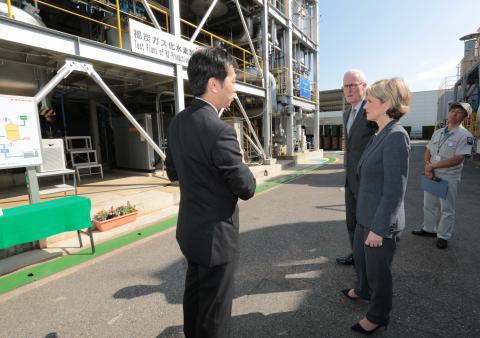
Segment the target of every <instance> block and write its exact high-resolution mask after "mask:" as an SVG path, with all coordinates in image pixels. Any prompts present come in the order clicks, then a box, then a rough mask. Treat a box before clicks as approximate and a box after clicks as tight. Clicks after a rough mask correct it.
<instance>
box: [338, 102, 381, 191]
mask: <svg viewBox="0 0 480 338" xmlns="http://www.w3.org/2000/svg"><path fill="white" fill-rule="evenodd" d="M364 105H365V101H363V103H362V106H361V108H360V110H359V111H358V113H357V114H356V115H355V120H354V121H353V124H352V127H351V128H350V133H347V128H346V126H347V121H348V117H349V116H350V111H351V110H352V108H350V109H348V110H347V111H346V112H344V113H343V125H344V135H345V154H344V166H345V184H346V185H347V186H348V187H349V188H350V190H351V191H352V192H353V193H354V195H355V197H357V192H358V177H357V165H358V161H359V160H360V157H361V156H362V154H363V151H364V150H365V147H366V146H367V144H368V142H369V141H370V138H371V137H372V135H373V134H374V133H375V131H376V130H377V124H376V123H374V122H371V121H368V120H367V118H366V112H365V109H363V106H364Z"/></svg>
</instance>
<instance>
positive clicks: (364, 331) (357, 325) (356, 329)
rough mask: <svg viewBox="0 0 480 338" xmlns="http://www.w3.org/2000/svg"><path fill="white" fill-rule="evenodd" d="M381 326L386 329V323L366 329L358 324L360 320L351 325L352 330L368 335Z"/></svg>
mask: <svg viewBox="0 0 480 338" xmlns="http://www.w3.org/2000/svg"><path fill="white" fill-rule="evenodd" d="M381 327H384V328H385V330H386V329H387V325H378V326H377V327H376V328H374V329H373V330H370V331H367V330H365V329H364V328H363V327H362V325H360V322H358V323H356V324H354V325H352V331H355V332H358V333H361V334H364V335H369V334H372V333H374V332H375V331H377V330H378V329H379V328H381Z"/></svg>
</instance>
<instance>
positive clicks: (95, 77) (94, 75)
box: [87, 68, 166, 160]
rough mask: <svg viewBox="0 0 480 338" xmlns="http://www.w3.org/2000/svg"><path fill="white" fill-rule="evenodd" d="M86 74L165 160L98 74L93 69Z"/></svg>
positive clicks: (158, 148) (160, 151)
mask: <svg viewBox="0 0 480 338" xmlns="http://www.w3.org/2000/svg"><path fill="white" fill-rule="evenodd" d="M87 72H88V74H89V75H90V77H92V79H93V80H94V81H95V82H96V83H97V84H98V85H99V86H100V88H102V89H103V90H104V91H105V93H106V94H107V95H108V97H109V98H110V99H111V100H112V101H113V103H115V105H116V106H117V107H118V109H120V111H121V112H122V113H123V115H125V117H126V118H127V119H128V120H129V121H130V123H131V124H133V126H134V127H135V128H136V129H137V130H138V132H139V133H140V134H141V135H142V136H143V137H144V138H145V140H146V141H147V142H148V144H149V145H150V146H151V147H152V148H153V150H155V151H156V152H157V154H158V155H159V156H160V157H161V158H162V160H165V157H166V156H165V154H164V153H163V151H162V150H161V149H160V147H159V146H158V145H157V144H156V143H155V142H154V141H153V140H152V138H151V137H150V135H148V134H147V132H146V131H145V130H144V129H143V128H142V126H141V125H140V124H139V123H138V122H137V120H135V118H134V117H133V116H132V114H130V112H129V111H128V110H127V108H125V106H124V105H123V104H122V102H120V100H119V99H118V98H117V97H116V96H115V94H114V93H113V92H112V91H111V90H110V88H108V86H107V85H106V84H105V82H103V80H102V78H101V77H100V75H98V73H97V72H96V71H95V69H93V68H90V69H89V70H87Z"/></svg>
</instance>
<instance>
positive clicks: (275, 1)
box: [268, 0, 287, 15]
mask: <svg viewBox="0 0 480 338" xmlns="http://www.w3.org/2000/svg"><path fill="white" fill-rule="evenodd" d="M268 2H269V3H270V7H273V8H275V9H277V10H278V11H279V12H281V13H282V14H285V15H287V13H286V11H285V4H284V2H283V0H269V1H268Z"/></svg>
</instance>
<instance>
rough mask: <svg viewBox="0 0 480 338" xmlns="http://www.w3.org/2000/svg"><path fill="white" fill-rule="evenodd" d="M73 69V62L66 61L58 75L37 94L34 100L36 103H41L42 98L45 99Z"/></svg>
mask: <svg viewBox="0 0 480 338" xmlns="http://www.w3.org/2000/svg"><path fill="white" fill-rule="evenodd" d="M72 71H73V68H72V67H71V64H69V63H66V64H64V65H63V66H62V68H60V69H59V70H58V72H57V75H55V76H54V77H52V79H51V80H50V81H48V83H47V84H46V85H45V86H44V87H43V88H42V89H40V91H39V92H38V93H37V95H35V97H34V100H35V104H39V103H40V101H42V99H44V98H45V97H46V96H47V95H48V93H50V92H51V91H52V89H53V88H55V87H56V86H57V85H58V84H59V83H60V81H62V80H63V79H64V78H66V77H67V76H68V75H70V73H71V72H72Z"/></svg>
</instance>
